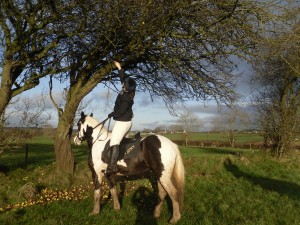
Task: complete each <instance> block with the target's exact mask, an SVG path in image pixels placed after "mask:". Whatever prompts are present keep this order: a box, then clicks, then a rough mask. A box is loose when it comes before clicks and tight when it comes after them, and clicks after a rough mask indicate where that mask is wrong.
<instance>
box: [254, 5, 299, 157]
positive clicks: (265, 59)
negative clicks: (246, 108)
mask: <svg viewBox="0 0 300 225" xmlns="http://www.w3.org/2000/svg"><path fill="white" fill-rule="evenodd" d="M298 9H299V8H298ZM289 28H290V29H285V32H282V30H280V31H279V32H278V33H277V34H276V35H274V36H272V37H271V38H268V39H267V43H266V44H265V46H264V48H262V50H263V51H262V53H263V54H261V56H262V57H260V58H259V59H258V60H257V63H256V67H255V68H256V72H257V76H256V81H257V82H258V83H259V85H260V87H261V91H260V93H259V95H258V96H257V98H256V102H257V105H258V107H257V108H258V112H259V119H260V120H259V121H260V125H261V129H262V130H263V132H264V139H265V144H266V146H267V147H270V148H271V151H272V152H273V153H274V155H276V156H277V157H279V158H280V157H282V156H283V154H285V153H287V152H288V151H289V150H291V149H292V142H293V139H294V137H295V135H296V134H297V132H298V131H299V106H300V70H299V63H300V57H299V49H300V46H299V37H300V26H299V23H297V24H295V25H294V26H293V27H289Z"/></svg>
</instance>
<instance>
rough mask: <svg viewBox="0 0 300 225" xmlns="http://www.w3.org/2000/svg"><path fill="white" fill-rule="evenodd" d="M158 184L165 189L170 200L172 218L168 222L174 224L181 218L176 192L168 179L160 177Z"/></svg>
mask: <svg viewBox="0 0 300 225" xmlns="http://www.w3.org/2000/svg"><path fill="white" fill-rule="evenodd" d="M159 182H160V183H161V185H162V187H163V188H164V189H165V191H166V192H167V193H168V194H169V196H170V198H171V200H172V206H173V214H172V218H171V220H170V221H169V222H170V223H176V222H177V221H178V220H180V218H181V214H180V208H179V201H178V196H177V190H176V188H175V186H174V185H173V182H172V180H171V178H170V177H166V176H162V177H161V178H160V179H159Z"/></svg>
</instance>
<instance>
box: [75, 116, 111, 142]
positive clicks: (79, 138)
mask: <svg viewBox="0 0 300 225" xmlns="http://www.w3.org/2000/svg"><path fill="white" fill-rule="evenodd" d="M108 119H109V123H108V130H109V126H110V121H111V118H110V117H108V118H106V119H105V120H103V121H102V122H100V123H98V124H97V125H96V126H95V127H93V128H92V129H93V130H94V129H95V128H97V127H99V126H100V125H101V124H102V127H101V129H100V131H99V133H98V135H97V138H96V139H95V141H94V142H93V144H94V143H95V142H96V140H98V138H99V137H100V135H101V131H102V129H103V127H104V125H105V123H106V121H107V120H108ZM78 124H80V127H79V129H78V131H77V132H76V138H77V139H78V140H79V141H80V142H83V141H84V140H86V137H85V134H84V136H82V137H79V132H80V130H81V125H82V122H81V121H79V122H78ZM78 126H79V125H78ZM84 133H86V132H84ZM107 137H108V132H107V136H106V137H105V138H104V139H103V140H99V141H104V140H106V139H107Z"/></svg>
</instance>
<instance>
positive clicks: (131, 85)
mask: <svg viewBox="0 0 300 225" xmlns="http://www.w3.org/2000/svg"><path fill="white" fill-rule="evenodd" d="M124 86H125V89H126V91H129V92H134V91H135V88H136V82H135V80H134V79H133V78H131V77H126V78H125V80H124Z"/></svg>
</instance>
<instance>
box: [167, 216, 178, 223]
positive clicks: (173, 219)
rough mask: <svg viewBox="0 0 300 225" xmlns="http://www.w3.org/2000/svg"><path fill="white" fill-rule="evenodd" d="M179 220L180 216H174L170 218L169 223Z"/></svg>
mask: <svg viewBox="0 0 300 225" xmlns="http://www.w3.org/2000/svg"><path fill="white" fill-rule="evenodd" d="M179 220H180V216H179V217H177V218H174V217H173V218H172V219H170V221H169V223H171V224H175V223H177V222H178V221H179Z"/></svg>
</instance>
